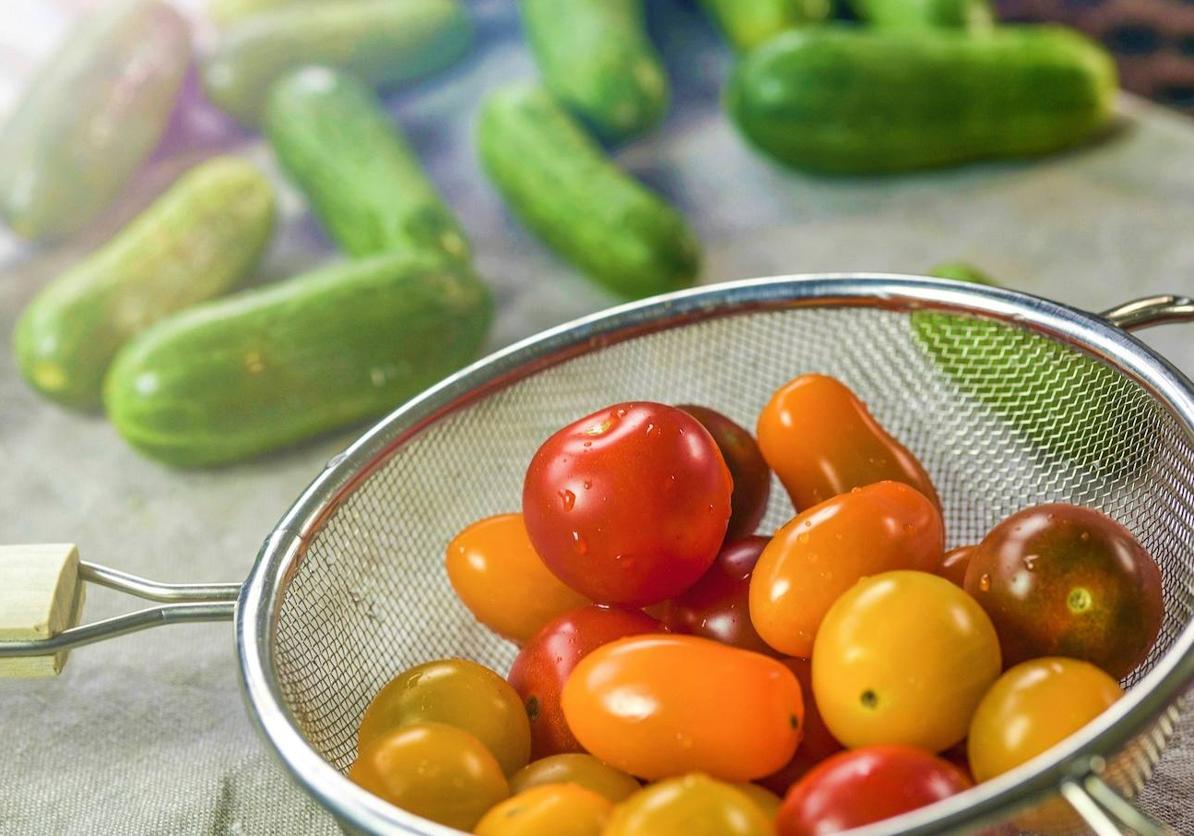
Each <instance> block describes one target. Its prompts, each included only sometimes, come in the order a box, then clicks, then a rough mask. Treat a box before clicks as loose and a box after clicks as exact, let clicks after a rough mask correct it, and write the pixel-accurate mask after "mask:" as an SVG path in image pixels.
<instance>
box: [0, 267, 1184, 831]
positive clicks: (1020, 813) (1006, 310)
mask: <svg viewBox="0 0 1194 836" xmlns="http://www.w3.org/2000/svg"><path fill="white" fill-rule="evenodd" d="M1185 319H1194V304H1191V303H1190V302H1189V301H1188V300H1184V299H1176V298H1174V297H1158V298H1154V299H1150V300H1141V301H1140V302H1136V303H1130V304H1128V305H1124V306H1122V307H1121V308H1118V309H1116V310H1114V311H1111V312H1107V313H1106V314H1104V315H1103V316H1096V315H1093V314H1088V313H1083V312H1080V311H1076V310H1073V309H1071V308H1067V307H1065V306H1062V305H1058V304H1055V303H1052V302H1048V301H1045V300H1041V299H1038V298H1035V297H1032V296H1028V295H1025V294H1020V293H1015V292H1011V291H1006V290H1000V289H994V288H986V287H978V286H971V285H963V284H959V283H955V282H946V281H940V280H933V279H924V278H919V277H899V276H853V275H851V276H813V277H794V278H793V277H787V278H776V279H761V280H755V281H749V282H737V283H732V284H726V285H718V286H714V287H710V288H701V289H697V290H693V291H687V292H683V293H678V294H672V295H670V296H666V297H659V298H657V299H653V300H647V301H645V302H640V303H634V304H631V305H626V306H623V307H620V308H616V309H613V310H611V311H608V312H606V313H603V314H598V315H595V316H592V317H589V318H586V319H583V320H579V321H577V322H574V323H571V324H569V325H566V326H562V327H560V328H557V329H554V330H552V331H549V332H547V333H545V334H543V335H540V336H538V337H535V338H532V339H530V340H527V341H525V342H523V343H520V344H518V345H515V346H512V347H511V348H509V349H506V350H504V351H502V352H499V353H498V354H495V355H493V356H491V357H490V358H488V359H486V360H484V361H482V362H480V363H478V364H475V365H474V366H472V367H470V368H468V369H466V370H464V371H462V372H461V373H459V374H457V375H455V376H453V377H452V378H449V379H448V380H446V381H445V382H444V383H442V384H440V385H439V386H437V387H435V388H433V389H432V390H430V391H428V392H427V393H425V394H423V395H422V396H420V397H419V398H416V399H415V400H413V401H411V402H409V403H407V404H405V405H404V406H402V407H401V408H400V409H398V410H397V411H396V412H394V413H392V414H391V415H390V416H388V417H387V418H386V419H384V420H383V421H381V422H380V423H379V424H377V425H376V426H375V427H373V428H372V429H371V430H369V431H368V432H367V433H366V434H365V435H364V436H363V437H362V438H361V439H360V440H359V441H357V442H356V443H355V444H354V445H353V446H352V447H351V448H349V450H348V451H347V452H346V453H344V454H342V455H341V456H338V457H336V458H335V459H333V460H332V461H331V462H330V463H329V464H328V466H327V468H326V469H325V470H324V471H323V473H322V474H320V475H319V477H318V478H317V479H316V480H315V481H314V482H313V484H312V485H311V486H310V487H309V488H308V490H307V491H306V492H305V493H304V495H303V496H302V497H301V498H300V499H299V500H298V502H297V503H296V504H295V505H294V506H293V508H292V509H291V511H290V512H289V513H288V514H287V516H286V517H285V518H284V519H283V520H282V521H281V522H280V523H279V525H278V526H277V528H276V529H275V530H274V531H273V533H272V534H271V535H270V536H269V538H268V539H267V541H266V543H265V545H264V547H263V549H262V551H261V553H260V555H259V557H258V560H257V563H256V565H255V567H254V569H253V572H252V574H251V575H250V577H249V579H248V581H247V582H246V583H245V585H244V587H243V590H242V591H241V592H240V597H239V601H238V603H237V604H236V605H235V607H233V605H231V604H227V605H221V606H223V607H224V608H223V609H220V612H219V614H218V616H226V615H229V614H231V612H232V610H233V609H235V614H236V643H237V647H238V650H239V654H240V660H241V666H242V673H243V678H244V684H245V690H246V696H247V700H248V705H249V710H250V713H251V714H252V716H253V717H254V719H255V720H256V722H257V724H258V725H259V727H260V729H261V731H262V732H263V734H264V735H265V737H266V739H267V740H268V741H269V742H270V744H271V745H272V746H273V747H274V749H275V750H276V751H277V753H278V755H279V756H280V758H281V760H282V761H283V763H284V764H285V765H286V766H287V768H288V769H289V770H290V772H291V773H292V774H293V776H294V777H295V778H296V779H297V781H298V782H299V783H300V784H301V785H302V786H303V787H304V788H305V789H306V790H307V791H308V792H310V793H311V794H312V795H313V796H315V797H316V798H317V799H318V800H319V801H320V802H321V803H322V804H323V805H324V806H325V807H327V809H328V810H330V811H331V812H332V813H333V814H334V815H335V816H336V817H337V819H338V820H339V821H340V822H341V824H342V826H343V827H344V828H345V829H346V830H349V831H352V832H366V833H392V832H399V833H419V834H442V833H451V832H454V831H451V830H449V829H447V828H444V827H442V826H439V825H435V824H433V823H430V822H427V821H425V820H422V819H419V818H417V817H415V816H413V815H411V814H408V813H405V812H403V811H401V810H398V809H396V808H394V807H392V806H390V805H388V804H386V803H385V802H383V801H381V800H380V799H377V798H375V797H373V796H371V795H369V794H368V793H366V792H365V791H364V790H362V789H360V788H358V787H357V786H355V785H354V784H352V783H351V782H350V781H349V780H348V779H347V778H346V777H344V774H343V773H344V771H345V770H346V769H347V767H348V765H349V764H350V763H351V762H352V759H353V757H354V755H355V748H356V731H357V726H358V723H359V721H360V717H361V715H362V713H363V711H364V709H365V706H366V705H367V703H368V701H369V699H370V698H371V697H372V696H373V694H375V693H376V691H377V690H378V689H379V688H380V687H381V686H382V685H384V684H385V683H386V682H387V681H388V680H389V679H390V678H391V677H392V676H394V675H395V674H396V673H397V672H399V671H401V670H403V669H405V668H407V667H410V666H412V665H415V664H418V663H420V662H424V661H427V660H429V659H433V658H439V657H448V656H464V657H467V658H470V659H474V660H476V661H478V662H481V663H483V664H486V665H489V666H490V667H493V668H495V669H496V670H498V671H505V670H506V669H507V668H508V666H509V663H510V662H511V660H512V658H513V655H514V652H515V648H514V647H513V646H512V645H510V644H509V643H507V642H505V641H503V640H501V639H499V638H498V637H496V636H495V635H494V634H492V633H490V632H489V631H488V630H486V629H485V628H483V627H481V626H480V625H478V624H477V623H476V622H475V621H474V620H473V618H472V617H471V616H470V614H469V613H468V611H467V610H466V609H465V608H464V607H463V606H462V605H461V604H460V603H459V602H458V601H457V600H456V598H455V596H454V594H453V592H452V590H451V587H450V586H449V583H448V579H447V577H446V573H445V572H444V570H443V562H442V561H443V553H444V548H445V545H446V543H447V542H448V541H449V539H450V538H451V537H452V536H453V535H454V534H455V533H456V532H457V531H459V530H460V529H461V528H463V527H464V526H466V525H467V524H469V523H471V522H473V521H475V520H477V519H478V518H481V517H483V516H487V515H491V514H496V513H500V512H504V511H511V510H517V509H518V507H519V503H520V496H521V486H522V477H523V473H524V470H525V467H526V464H527V462H528V461H529V460H530V458H531V456H532V454H533V453H534V452H535V450H536V448H537V447H538V445H539V444H540V443H541V442H542V441H543V440H544V439H545V438H546V437H547V436H549V435H550V434H551V433H552V432H554V431H555V430H556V429H558V428H559V427H560V426H563V425H564V424H566V423H568V422H570V421H572V420H574V419H575V418H576V417H577V416H580V415H583V414H587V413H589V412H592V411H594V410H595V409H597V408H599V407H601V406H604V405H607V404H609V403H613V402H617V401H623V400H633V399H640V400H641V399H648V400H655V401H663V402H670V403H698V404H706V405H709V406H712V407H714V408H716V409H718V410H720V411H722V412H724V413H726V414H727V415H729V416H730V417H731V418H733V419H735V420H737V421H739V422H741V423H744V424H745V425H747V426H752V425H753V421H754V417H755V416H756V415H757V414H758V412H759V410H760V409H761V408H762V406H763V405H764V403H765V402H766V401H767V399H768V398H769V397H770V395H771V393H772V392H773V391H774V390H775V389H776V388H777V387H778V386H780V385H781V384H783V383H784V382H786V381H787V380H789V379H790V378H792V377H794V376H796V375H798V374H801V373H804V372H813V371H816V372H822V373H825V374H830V375H833V376H836V377H838V378H840V379H842V380H843V381H844V382H845V383H847V384H848V385H849V386H850V387H851V388H852V389H853V390H854V391H855V392H857V393H858V395H859V396H860V397H861V398H862V399H863V400H864V401H865V402H866V404H867V405H868V407H869V409H870V410H871V412H872V413H873V414H874V415H875V417H876V418H877V419H878V420H879V421H880V423H882V424H883V425H884V426H885V427H886V428H887V429H888V430H889V431H890V432H891V433H892V434H893V435H895V436H896V437H897V438H899V439H900V440H901V441H902V442H903V443H904V444H905V445H906V446H908V447H909V448H910V449H911V450H912V451H913V452H914V453H915V454H916V455H917V456H918V457H919V459H920V461H921V462H923V463H924V465H925V466H926V467H927V469H928V470H929V472H930V473H931V474H932V476H933V478H934V481H935V484H936V486H937V488H938V491H939V493H940V494H941V497H942V500H943V506H944V512H945V521H946V526H947V532H948V538H949V545H958V544H963V543H970V542H976V541H977V540H978V539H980V538H981V537H982V536H983V534H984V533H985V532H986V531H987V530H988V529H989V528H991V527H992V526H993V525H994V524H995V523H996V522H998V521H999V520H1000V519H1002V518H1003V517H1005V516H1007V515H1008V514H1010V513H1012V512H1014V511H1016V510H1019V509H1021V508H1023V507H1025V506H1026V505H1030V504H1035V503H1040V502H1056V501H1061V502H1071V503H1076V504H1081V505H1087V506H1091V507H1094V508H1098V509H1101V510H1103V511H1104V512H1106V513H1107V514H1109V515H1111V516H1113V517H1114V518H1116V519H1118V520H1119V521H1121V522H1122V523H1123V524H1124V525H1126V526H1127V527H1128V528H1129V529H1131V530H1132V531H1133V533H1134V534H1135V535H1136V536H1137V537H1138V538H1139V539H1140V541H1141V543H1142V544H1143V545H1144V546H1145V548H1146V549H1147V550H1148V551H1149V552H1150V553H1151V554H1152V555H1153V556H1154V557H1155V558H1156V560H1157V562H1158V564H1159V565H1160V567H1161V572H1162V578H1163V588H1164V597H1165V605H1166V609H1165V621H1164V625H1163V628H1162V631H1161V635H1160V637H1159V639H1158V641H1157V644H1156V646H1155V648H1154V649H1153V651H1152V653H1151V654H1150V656H1149V657H1148V659H1147V660H1146V662H1145V663H1144V664H1143V665H1142V666H1141V667H1140V668H1139V669H1138V670H1137V671H1136V672H1134V673H1133V674H1132V675H1131V676H1130V677H1129V678H1128V679H1127V680H1126V681H1125V683H1124V684H1125V686H1127V687H1128V691H1127V694H1126V695H1125V697H1124V698H1123V699H1122V700H1121V701H1120V702H1119V703H1117V704H1116V705H1115V706H1113V707H1112V709H1110V710H1109V711H1107V712H1106V713H1105V714H1104V715H1102V716H1101V717H1099V718H1098V719H1097V720H1096V721H1095V722H1093V723H1092V724H1090V725H1089V726H1088V727H1086V728H1085V729H1083V730H1082V731H1081V732H1079V733H1078V734H1076V735H1074V736H1073V737H1071V738H1070V739H1068V740H1067V741H1065V742H1064V743H1062V744H1060V745H1059V746H1057V747H1055V748H1054V749H1052V750H1050V751H1049V752H1047V753H1045V754H1044V755H1041V756H1040V757H1038V758H1037V759H1035V760H1033V761H1031V762H1030V763H1028V764H1025V765H1024V766H1022V767H1019V768H1018V769H1016V770H1014V771H1013V772H1010V773H1008V774H1006V775H1003V776H1001V777H999V778H997V779H995V780H992V781H989V782H987V783H984V784H982V785H980V786H979V787H977V788H975V789H974V790H971V791H968V792H966V793H964V794H962V795H959V796H955V797H954V798H951V799H947V800H946V801H943V802H940V803H938V804H935V805H933V806H932V807H928V808H924V809H922V810H919V811H916V812H913V813H910V814H907V815H905V816H902V817H900V818H898V819H892V820H890V821H888V822H883V823H881V824H878V825H875V826H872V827H870V828H867V829H866V832H867V833H873V834H888V833H918V834H919V833H944V832H967V831H971V830H979V829H982V828H986V827H992V826H1000V825H1003V826H1006V827H1009V828H1013V827H1014V828H1038V829H1055V830H1065V829H1088V830H1093V831H1095V832H1097V833H1100V834H1106V833H1120V832H1122V831H1123V830H1125V829H1128V830H1131V831H1134V832H1138V833H1162V832H1170V831H1171V830H1177V831H1179V832H1194V818H1192V817H1194V812H1192V811H1191V806H1192V804H1194V788H1192V787H1178V788H1176V789H1175V790H1173V789H1171V790H1169V791H1167V792H1164V793H1157V792H1150V793H1146V794H1145V796H1144V801H1143V803H1144V804H1145V806H1146V808H1147V809H1146V811H1145V812H1140V811H1139V809H1138V807H1137V806H1135V805H1133V804H1132V803H1130V802H1129V801H1128V799H1136V798H1137V797H1138V796H1139V795H1140V791H1141V789H1142V788H1143V787H1144V786H1145V784H1146V782H1147V781H1148V779H1149V777H1150V774H1151V771H1152V768H1153V766H1154V765H1155V764H1156V762H1157V761H1158V759H1159V757H1160V755H1161V752H1162V750H1164V748H1165V747H1166V744H1167V743H1168V742H1169V741H1170V739H1171V737H1172V736H1173V735H1174V733H1175V731H1177V730H1178V729H1179V727H1180V725H1181V723H1182V712H1183V709H1184V706H1183V693H1184V692H1185V690H1186V688H1187V687H1188V686H1189V685H1190V683H1191V682H1192V681H1194V653H1192V652H1191V648H1192V647H1194V627H1192V626H1191V616H1192V614H1194V387H1192V386H1191V384H1190V382H1189V381H1188V380H1187V379H1186V378H1184V377H1183V376H1182V375H1181V374H1180V373H1179V372H1177V371H1176V370H1175V369H1174V368H1173V367H1171V366H1170V365H1169V364H1168V363H1167V362H1166V361H1165V360H1164V359H1162V358H1161V357H1159V356H1158V355H1156V354H1155V353H1153V352H1152V351H1151V350H1150V349H1148V348H1147V347H1146V346H1145V345H1144V344H1142V343H1141V342H1140V341H1138V340H1137V339H1135V338H1134V337H1132V336H1131V335H1129V334H1128V333H1127V331H1126V329H1131V328H1135V327H1144V326H1145V325H1149V324H1155V323H1157V322H1162V321H1176V320H1185ZM772 497H773V499H772V503H771V506H770V508H769V509H768V515H767V518H766V519H765V520H764V523H763V530H772V529H774V528H775V527H777V526H779V525H780V524H782V523H783V522H785V521H786V520H787V518H788V517H789V516H790V515H791V513H792V511H791V507H790V506H789V505H788V503H787V499H786V496H785V494H784V492H783V491H781V490H776V491H773V492H772ZM179 589H183V588H181V587H180V588H179ZM151 597H152V596H151ZM182 597H184V595H183V594H179V595H176V596H174V597H173V598H169V600H175V601H177V600H179V599H180V598H182ZM163 598H164V596H161V595H159V596H158V599H159V600H162V599H163ZM191 600H192V603H182V604H179V603H174V604H171V605H169V606H166V607H162V608H158V610H157V611H156V612H158V613H159V615H158V616H157V619H158V621H162V620H167V621H168V620H186V618H188V616H187V615H186V612H185V609H186V608H188V607H191V608H200V607H203V606H207V607H209V608H210V607H212V606H214V605H212V604H210V603H208V604H203V603H201V601H203V600H210V596H208V597H207V598H204V597H203V596H201V595H196V596H193V597H192V599H191ZM179 608H181V609H179ZM172 609H173V610H175V611H176V615H167V616H161V615H160V612H161V611H162V610H167V611H168V610H172ZM218 616H217V614H216V613H214V612H207V613H206V615H201V614H199V612H198V609H196V610H195V614H194V616H193V617H194V618H200V617H218ZM125 618H128V617H125ZM117 626H119V625H117ZM140 626H144V625H140ZM88 629H90V630H92V631H93V635H88V636H84V637H83V638H84V640H94V639H95V638H98V637H99V636H100V634H102V633H105V632H112V629H111V627H109V628H104V627H103V625H99V629H98V630H97V629H96V625H91V626H90V627H84V628H75V630H76V631H81V630H88ZM71 632H73V631H67V632H66V633H65V634H63V636H66V638H62V637H61V636H60V637H59V645H61V646H69V645H70V644H72V643H77V642H73V641H72V639H71V638H70V636H69V634H70V633H71ZM6 649H7V650H8V651H12V650H13V646H12V645H11V644H10V645H8V646H7V647H6V646H5V645H2V644H0V655H3V654H4V652H5V651H6ZM24 652H26V653H28V652H30V651H29V650H28V648H26V649H25V651H24ZM43 652H45V651H44V650H43ZM1182 790H1189V794H1188V795H1185V796H1182V795H1180V793H1181V792H1182ZM1175 793H1176V794H1175ZM1162 821H1164V822H1167V824H1163V823H1161V822H1162ZM860 832H861V831H860Z"/></svg>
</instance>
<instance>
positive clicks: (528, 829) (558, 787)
mask: <svg viewBox="0 0 1194 836" xmlns="http://www.w3.org/2000/svg"><path fill="white" fill-rule="evenodd" d="M613 809H614V805H613V804H612V803H611V802H610V800H609V799H608V798H604V797H602V796H600V795H598V794H597V793H595V792H593V791H592V790H587V789H585V788H584V787H580V786H577V785H576V784H544V785H543V786H539V787H533V788H531V789H529V790H526V791H524V792H520V793H518V794H517V795H515V796H514V797H512V798H507V799H506V800H505V801H503V802H502V803H501V804H498V805H497V806H496V807H494V808H492V809H491V810H490V811H489V812H488V813H486V814H485V817H484V818H482V819H481V822H480V823H479V824H478V825H477V829H476V830H474V831H473V832H474V833H476V834H477V836H601V832H602V830H603V829H604V828H605V823H606V821H608V820H609V814H610V813H611V812H613Z"/></svg>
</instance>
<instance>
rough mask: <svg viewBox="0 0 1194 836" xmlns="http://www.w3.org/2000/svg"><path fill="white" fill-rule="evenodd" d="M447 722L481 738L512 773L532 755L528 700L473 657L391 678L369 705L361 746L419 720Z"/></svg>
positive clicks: (428, 665)
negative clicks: (524, 699)
mask: <svg viewBox="0 0 1194 836" xmlns="http://www.w3.org/2000/svg"><path fill="white" fill-rule="evenodd" d="M427 720H430V721H433V722H437V723H446V724H447V725H449V726H455V727H457V728H458V729H463V730H464V731H466V732H468V733H469V734H471V735H473V736H475V737H476V738H477V739H478V740H480V741H481V742H482V743H483V744H485V746H486V748H488V749H489V751H490V752H492V753H493V756H494V757H495V758H497V760H498V763H500V764H501V765H502V770H503V771H504V772H505V773H506V774H507V775H511V774H513V773H514V772H516V771H517V770H519V769H522V767H524V766H526V764H527V760H529V759H530V755H531V724H530V720H528V719H527V712H526V709H525V708H524V707H523V704H522V698H521V697H519V696H518V693H517V692H516V691H515V690H514V688H512V687H511V686H510V684H509V683H508V682H506V680H504V679H502V678H501V677H500V676H498V675H497V674H496V673H494V672H493V671H491V670H490V669H489V668H486V667H484V666H483V665H478V664H477V663H476V662H470V661H469V660H467V659H441V660H439V661H436V662H426V663H424V664H422V665H416V666H415V667H413V668H410V669H409V670H407V671H404V672H402V673H400V674H398V676H396V677H394V678H393V679H392V680H390V682H389V684H387V685H386V686H385V687H384V688H382V689H381V690H380V691H378V692H377V696H375V697H374V698H373V701H372V702H370V703H369V707H368V708H366V709H365V716H364V717H363V718H362V719H361V730H360V733H359V734H358V736H357V746H358V748H364V747H365V746H367V745H368V744H369V743H370V741H372V740H375V739H376V738H378V737H380V736H382V735H383V734H385V733H386V732H388V731H391V730H393V729H396V728H398V727H399V726H404V725H406V724H407V723H413V722H419V721H427Z"/></svg>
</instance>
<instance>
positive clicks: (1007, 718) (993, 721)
mask: <svg viewBox="0 0 1194 836" xmlns="http://www.w3.org/2000/svg"><path fill="white" fill-rule="evenodd" d="M1122 695H1123V690H1122V689H1121V688H1120V687H1119V683H1118V682H1116V681H1115V680H1114V679H1112V678H1111V677H1110V676H1108V675H1107V674H1106V673H1104V672H1103V671H1102V670H1100V669H1099V668H1097V667H1095V666H1094V665H1092V664H1090V663H1089V662H1082V661H1079V660H1077V659H1063V658H1060V657H1053V658H1045V659H1033V660H1031V661H1029V662H1023V663H1021V664H1019V665H1016V666H1015V667H1014V668H1012V669H1011V670H1009V671H1007V673H1005V674H1004V675H1003V676H1001V677H1000V678H999V680H998V681H997V682H996V683H995V684H994V685H993V686H991V689H990V690H989V691H988V692H987V694H986V696H984V697H983V700H982V702H980V703H979V705H978V710H976V711H975V712H974V719H973V720H972V721H971V723H970V739H969V742H968V744H967V750H968V753H969V755H970V769H971V771H972V772H973V773H974V777H975V779H976V780H978V781H987V780H990V779H991V778H994V777H995V776H996V775H1002V774H1003V773H1004V772H1007V771H1008V770H1010V769H1013V768H1015V767H1017V766H1019V765H1020V764H1022V763H1024V762H1025V761H1028V760H1031V759H1032V758H1034V757H1036V756H1037V755H1039V754H1040V753H1041V752H1044V751H1045V750H1046V749H1049V748H1050V747H1052V746H1054V745H1055V744H1057V743H1060V742H1061V741H1062V740H1064V739H1065V738H1067V737H1069V736H1070V735H1071V734H1073V733H1074V732H1076V731H1078V729H1080V728H1082V727H1083V726H1085V725H1086V724H1087V723H1089V722H1090V721H1091V720H1093V719H1094V718H1095V717H1098V716H1099V715H1100V714H1102V713H1103V712H1104V711H1105V710H1106V709H1107V708H1109V707H1110V706H1111V705H1112V704H1113V703H1114V702H1115V701H1116V700H1118V699H1119V698H1120V697H1121V696H1122Z"/></svg>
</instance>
